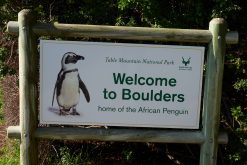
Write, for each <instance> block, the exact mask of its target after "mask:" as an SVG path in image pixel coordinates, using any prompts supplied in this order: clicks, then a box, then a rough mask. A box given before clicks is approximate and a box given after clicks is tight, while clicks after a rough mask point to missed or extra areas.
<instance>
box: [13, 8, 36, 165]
mask: <svg viewBox="0 0 247 165" xmlns="http://www.w3.org/2000/svg"><path fill="white" fill-rule="evenodd" d="M18 23H19V90H20V129H21V143H20V164H21V165H34V164H37V163H38V152H37V150H38V143H37V140H36V139H35V138H34V131H35V129H36V128H37V124H38V119H37V111H38V110H37V108H38V101H37V100H38V88H37V85H38V77H39V76H38V75H39V74H38V52H37V38H36V36H35V35H34V33H33V32H32V25H33V24H34V23H35V18H34V14H33V12H32V10H30V9H24V10H22V11H20V12H19V14H18Z"/></svg>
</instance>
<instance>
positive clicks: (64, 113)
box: [59, 109, 69, 116]
mask: <svg viewBox="0 0 247 165" xmlns="http://www.w3.org/2000/svg"><path fill="white" fill-rule="evenodd" d="M59 115H60V116H61V115H63V116H64V115H69V112H67V111H65V110H63V109H60V113H59Z"/></svg>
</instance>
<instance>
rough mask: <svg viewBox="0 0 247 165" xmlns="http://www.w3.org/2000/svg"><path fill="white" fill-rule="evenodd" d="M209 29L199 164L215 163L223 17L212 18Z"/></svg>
mask: <svg viewBox="0 0 247 165" xmlns="http://www.w3.org/2000/svg"><path fill="white" fill-rule="evenodd" d="M209 30H210V31H211V32H212V34H213V38H212V41H211V42H210V44H209V48H208V57H207V66H206V79H205V88H204V99H203V115H202V119H203V120H202V125H203V129H202V131H203V134H204V135H205V137H206V141H205V142H204V143H203V144H202V145H201V155H200V165H208V164H210V165H215V164H216V163H217V150H218V141H217V139H218V131H219V121H220V104H221V88H222V79H223V69H224V56H225V48H226V41H225V35H226V30H227V29H226V22H225V21H224V19H219V18H216V19H213V20H212V21H211V22H210V24H209Z"/></svg>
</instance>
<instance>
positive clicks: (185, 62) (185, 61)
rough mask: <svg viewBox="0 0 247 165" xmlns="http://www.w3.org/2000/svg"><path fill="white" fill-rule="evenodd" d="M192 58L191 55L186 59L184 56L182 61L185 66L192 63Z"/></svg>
mask: <svg viewBox="0 0 247 165" xmlns="http://www.w3.org/2000/svg"><path fill="white" fill-rule="evenodd" d="M190 59H191V57H190V58H188V59H187V60H185V59H184V57H182V63H183V64H184V65H185V66H187V65H188V64H190Z"/></svg>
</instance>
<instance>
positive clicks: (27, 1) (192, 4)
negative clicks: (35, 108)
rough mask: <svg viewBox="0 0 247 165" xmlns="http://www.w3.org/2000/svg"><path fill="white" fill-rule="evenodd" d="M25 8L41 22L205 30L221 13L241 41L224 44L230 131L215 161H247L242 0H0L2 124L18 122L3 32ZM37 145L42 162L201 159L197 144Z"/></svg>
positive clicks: (246, 13) (11, 60) (13, 57)
mask: <svg viewBox="0 0 247 165" xmlns="http://www.w3.org/2000/svg"><path fill="white" fill-rule="evenodd" d="M23 8H33V9H34V10H35V11H36V12H37V16H38V17H37V18H38V21H39V22H60V23H76V24H96V25H114V26H141V27H155V28H187V29H208V24H209V22H210V20H211V19H212V18H215V17H223V18H225V19H226V21H227V22H228V29H229V30H231V31H234V30H236V31H238V32H239V34H240V36H239V38H240V41H239V44H238V45H231V46H229V45H228V46H227V54H226V60H225V71H224V80H223V97H222V110H221V112H222V114H221V128H223V129H225V130H227V131H228V134H229V143H228V144H227V145H221V146H220V147H219V154H218V161H219V164H239V165H240V164H241V165H243V164H247V157H246V155H247V94H246V91H247V73H246V65H247V55H246V54H247V37H246V32H247V3H246V2H245V0H162V1H159V0H104V1H102V0H43V1H39V0H22V1H19V0H0V28H1V32H0V77H1V82H2V83H1V84H2V85H1V91H2V93H3V97H1V98H3V99H4V102H2V101H1V104H0V106H1V107H0V108H1V112H3V113H2V114H3V116H4V117H5V119H4V123H2V122H0V123H1V125H4V126H7V125H13V124H18V101H16V100H18V93H17V92H16V91H18V85H17V84H18V75H17V74H16V73H18V53H17V50H18V48H17V38H16V37H14V36H9V35H8V34H6V33H4V31H5V30H6V24H7V22H8V21H13V20H17V14H18V12H19V11H20V10H21V9H23ZM51 39H54V38H51ZM77 40H78V39H77ZM83 40H92V39H90V38H84V39H83ZM162 44H169V43H162ZM177 44H179V43H177ZM13 83H14V86H13ZM9 84H11V85H9ZM7 87H8V88H7ZM11 89H12V90H11ZM13 89H15V90H13ZM13 100H14V101H13ZM10 109H12V110H13V111H10ZM0 117H1V114H0ZM1 119H2V117H1ZM2 120H3V119H2ZM0 133H1V131H0ZM40 144H42V146H44V147H41V149H40V154H41V155H43V157H42V156H41V157H40V164H52V162H56V164H68V162H67V161H70V162H73V163H77V164H80V163H81V164H83V163H82V162H84V164H90V163H91V164H96V162H99V161H100V162H101V164H103V163H104V162H108V163H109V162H118V163H122V164H135V163H136V162H142V163H141V164H155V163H156V164H159V162H168V163H167V164H189V163H188V162H190V161H191V162H193V161H194V162H195V161H196V162H198V159H199V158H198V152H199V147H198V146H194V145H177V144H149V143H147V144H139V143H137V144H136V143H110V142H109V143H103V142H102V143H99V142H98V143H97V142H67V141H66V142H65V141H50V142H40ZM48 144H49V145H48ZM47 151H50V152H47ZM144 151H145V152H144ZM47 153H53V154H47ZM106 153H107V154H106ZM48 155H49V156H48ZM78 155H79V156H78ZM95 155H96V156H95ZM159 156H160V157H159ZM162 156H163V158H162V159H161V157H162ZM0 158H1V152H0ZM97 160H98V161H97ZM141 160H142V161H141ZM155 160H160V161H155ZM194 162H193V164H194ZM73 163H72V164H73ZM112 164H113V163H112Z"/></svg>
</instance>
